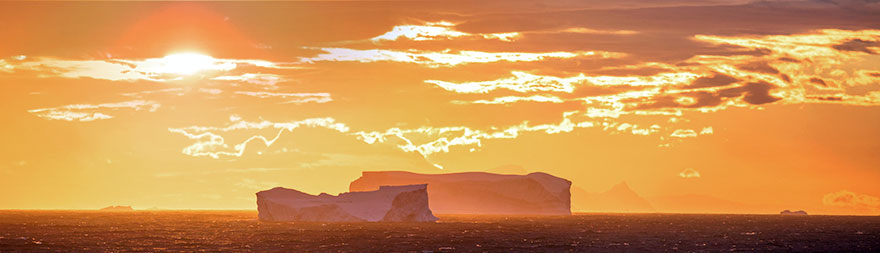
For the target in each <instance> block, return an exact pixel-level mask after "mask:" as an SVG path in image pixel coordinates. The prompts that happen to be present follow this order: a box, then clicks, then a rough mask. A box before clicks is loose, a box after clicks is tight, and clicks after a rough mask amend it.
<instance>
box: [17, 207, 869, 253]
mask: <svg viewBox="0 0 880 253" xmlns="http://www.w3.org/2000/svg"><path fill="white" fill-rule="evenodd" d="M439 217H440V221H439V222H437V223H298V222H291V223H275V222H260V221H258V220H257V213H256V212H255V211H132V212H101V211H0V252H20V251H67V252H69V251H149V252H155V251H260V252H266V251H283V252H303V251H317V252H445V251H449V252H484V251H485V252H568V251H615V252H618V251H803V252H816V251H874V252H878V251H880V217H876V216H870V217H869V216H780V215H723V214H575V215H571V216H470V215H439Z"/></svg>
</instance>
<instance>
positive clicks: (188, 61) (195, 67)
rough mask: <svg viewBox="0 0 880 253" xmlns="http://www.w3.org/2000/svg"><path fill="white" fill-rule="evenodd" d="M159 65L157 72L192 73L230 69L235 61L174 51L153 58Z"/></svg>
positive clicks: (233, 66)
mask: <svg viewBox="0 0 880 253" xmlns="http://www.w3.org/2000/svg"><path fill="white" fill-rule="evenodd" d="M155 60H156V62H157V63H158V64H159V65H160V66H159V70H158V71H157V72H161V73H168V74H180V75H192V74H195V73H198V72H201V71H206V70H230V69H234V68H235V63H233V62H229V61H223V60H220V59H216V58H214V57H211V56H208V55H204V54H199V53H175V54H169V55H166V56H165V57H162V58H158V59H155Z"/></svg>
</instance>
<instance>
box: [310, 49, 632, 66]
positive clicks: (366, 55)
mask: <svg viewBox="0 0 880 253" xmlns="http://www.w3.org/2000/svg"><path fill="white" fill-rule="evenodd" d="M316 49H319V50H321V51H324V53H322V54H318V55H317V56H314V57H309V58H301V61H302V62H307V63H316V62H322V61H331V62H346V61H353V62H363V63H369V62H404V63H415V64H421V65H426V66H429V67H453V66H457V65H461V64H471V63H491V62H502V61H506V62H534V61H541V60H546V59H568V58H576V57H595V58H617V57H621V56H623V54H621V53H612V52H600V51H577V52H562V51H558V52H544V53H525V52H480V51H465V50H462V51H451V50H447V51H439V52H438V51H420V50H406V51H398V50H386V49H363V50H362V49H350V48H329V47H326V48H316Z"/></svg>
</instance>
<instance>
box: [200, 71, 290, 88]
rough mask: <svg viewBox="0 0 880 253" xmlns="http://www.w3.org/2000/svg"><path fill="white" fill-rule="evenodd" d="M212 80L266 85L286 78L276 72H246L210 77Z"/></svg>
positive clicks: (271, 84)
mask: <svg viewBox="0 0 880 253" xmlns="http://www.w3.org/2000/svg"><path fill="white" fill-rule="evenodd" d="M211 79H212V80H223V81H238V82H245V83H250V84H256V85H266V86H273V85H275V84H277V83H280V82H284V81H286V79H285V78H284V77H283V76H281V75H276V74H260V73H246V74H241V75H237V76H218V77H214V78H211Z"/></svg>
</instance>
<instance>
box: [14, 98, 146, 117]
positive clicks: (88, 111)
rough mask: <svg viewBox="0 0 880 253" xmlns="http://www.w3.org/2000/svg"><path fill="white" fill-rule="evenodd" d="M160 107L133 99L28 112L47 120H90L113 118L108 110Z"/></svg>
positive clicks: (136, 109) (138, 109)
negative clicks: (107, 112)
mask: <svg viewBox="0 0 880 253" xmlns="http://www.w3.org/2000/svg"><path fill="white" fill-rule="evenodd" d="M159 107H160V104H159V103H157V102H155V101H145V100H133V101H125V102H119V103H106V104H97V105H91V104H72V105H65V106H59V107H52V108H41V109H33V110H28V112H29V113H31V114H33V115H36V116H37V117H40V118H43V119H47V120H64V121H79V122H88V121H95V120H102V119H111V118H113V116H111V115H108V114H106V113H105V112H106V111H116V110H119V109H133V110H135V111H140V110H149V111H150V112H154V111H156V110H157V109H159Z"/></svg>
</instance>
